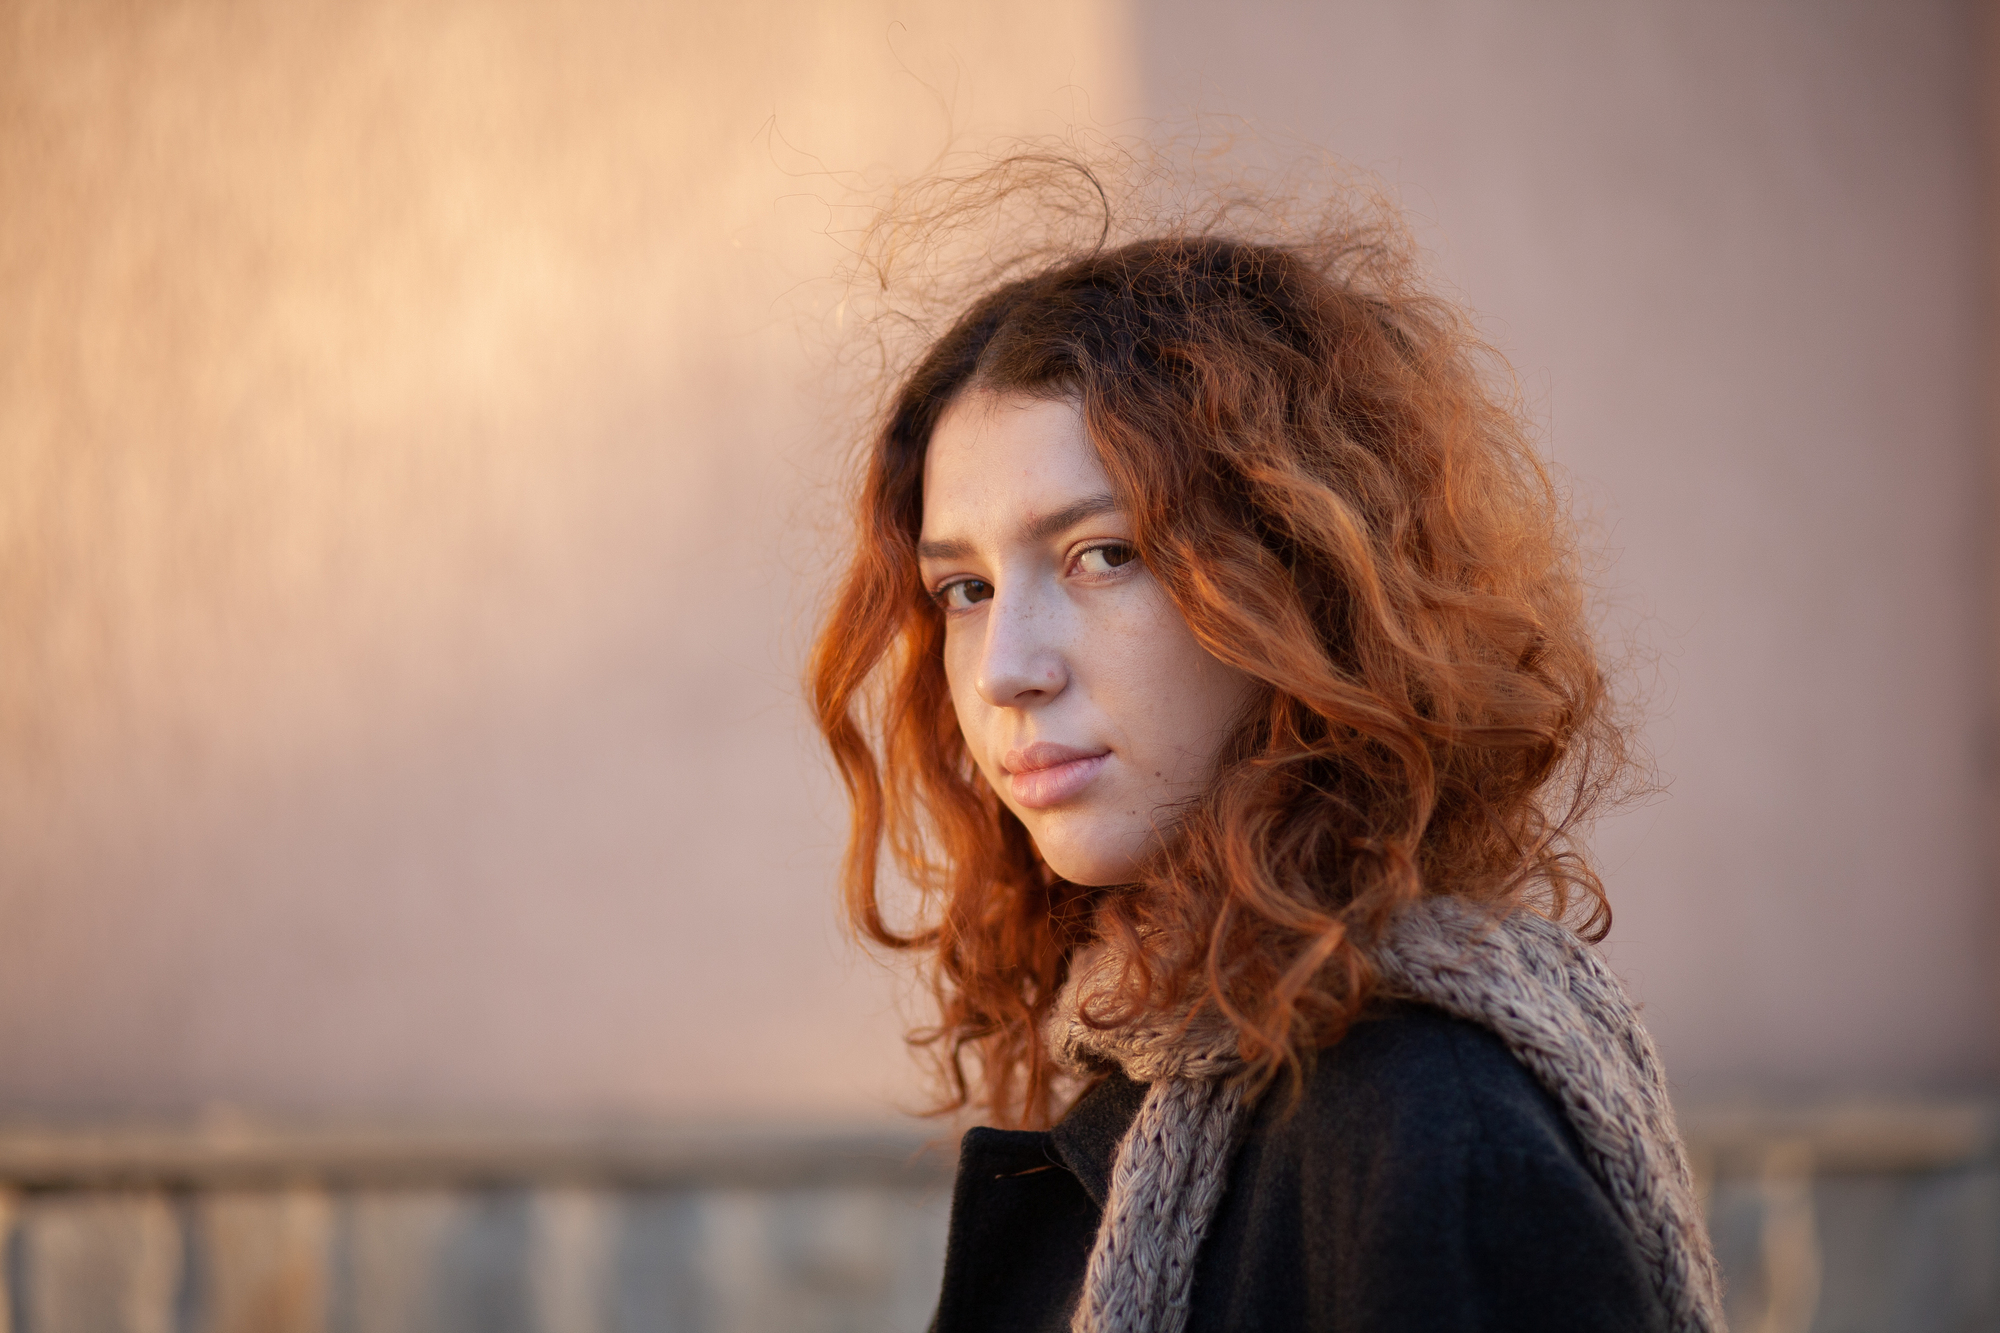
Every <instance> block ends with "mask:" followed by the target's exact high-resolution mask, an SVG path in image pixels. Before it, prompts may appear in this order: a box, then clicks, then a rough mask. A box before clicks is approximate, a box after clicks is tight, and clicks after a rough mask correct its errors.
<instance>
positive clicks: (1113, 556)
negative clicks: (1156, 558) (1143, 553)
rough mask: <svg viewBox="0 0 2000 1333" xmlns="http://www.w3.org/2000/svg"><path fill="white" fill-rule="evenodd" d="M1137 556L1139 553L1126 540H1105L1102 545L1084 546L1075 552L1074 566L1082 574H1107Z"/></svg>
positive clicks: (1130, 561) (1135, 558) (1129, 562)
mask: <svg viewBox="0 0 2000 1333" xmlns="http://www.w3.org/2000/svg"><path fill="white" fill-rule="evenodd" d="M1138 558H1139V553H1138V552H1137V551H1135V550H1133V549H1132V547H1131V545H1130V544H1129V543H1127V542H1106V543H1105V544H1104V545H1102V546H1089V547H1085V548H1084V549H1083V550H1082V551H1079V552H1078V553H1077V557H1076V567H1077V571H1078V572H1079V573H1082V574H1109V573H1111V572H1112V571H1114V570H1116V569H1118V568H1120V567H1121V566H1124V565H1129V564H1131V563H1132V562H1133V561H1134V560H1137V559H1138Z"/></svg>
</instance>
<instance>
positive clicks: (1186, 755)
mask: <svg viewBox="0 0 2000 1333" xmlns="http://www.w3.org/2000/svg"><path fill="white" fill-rule="evenodd" d="M1147 601H1148V603H1149V604H1148V605H1144V606H1143V607H1138V606H1135V607H1134V608H1133V611H1134V612H1142V614H1135V615H1133V616H1131V617H1130V618H1129V620H1127V621H1126V623H1125V624H1123V625H1121V626H1120V627H1119V629H1120V632H1119V634H1118V635H1117V639H1118V642H1117V643H1116V645H1115V647H1114V646H1113V645H1111V644H1107V645H1106V646H1107V648H1108V649H1111V651H1109V652H1107V654H1106V657H1107V661H1115V662H1116V664H1117V667H1118V669H1117V670H1116V671H1115V673H1114V675H1115V677H1116V679H1115V680H1107V682H1106V684H1107V686H1109V687H1110V688H1111V689H1112V690H1114V691H1115V693H1116V694H1117V695H1118V696H1119V698H1118V711H1119V712H1121V713H1122V714H1124V720H1125V723H1126V728H1127V730H1128V734H1129V736H1130V738H1131V740H1132V741H1133V742H1134V755H1133V758H1134V759H1137V760H1140V761H1141V770H1142V771H1141V773H1140V774H1139V776H1140V777H1141V779H1142V780H1145V779H1152V778H1155V777H1157V778H1159V779H1161V780H1164V781H1166V782H1169V783H1173V784H1176V785H1179V784H1185V783H1188V782H1196V781H1200V780H1202V779H1204V778H1205V777H1206V776H1207V773H1208V770H1209V768H1210V766H1211V765H1212V763H1213V761H1214V758H1215V754H1216V751H1217V750H1219V749H1220V748H1221V745H1222V742H1223V740H1224V739H1225V738H1226V736H1227V735H1228V732H1229V728H1230V726H1231V724H1232V723H1234V722H1235V720H1236V718H1237V717H1238V715H1239V714H1240V713H1241V711H1242V709H1243V707H1244V705H1245V704H1246V702H1247V701H1248V700H1249V697H1250V693H1251V690H1252V688H1253V683H1252V681H1251V680H1250V678H1249V677H1248V676H1245V675H1243V674H1242V673H1241V672H1238V671H1236V670H1235V669H1234V668H1232V667H1229V666H1225V665H1224V664H1223V663H1221V662H1219V661H1217V660H1216V658H1215V657H1214V656H1213V655H1211V654H1210V653H1209V652H1208V650H1207V649H1205V648H1203V647H1202V646H1201V643H1200V641H1199V640H1197V639H1196V638H1195V637H1194V632H1193V631H1192V630H1190V629H1189V628H1188V627H1187V622H1186V621H1185V620H1183V619H1182V618H1181V614H1180V612H1179V610H1177V609H1176V608H1175V607H1174V605H1173V603H1172V602H1170V601H1168V600H1167V597H1166V594H1165V593H1164V592H1157V591H1156V592H1155V595H1154V596H1153V597H1151V598H1149V599H1147Z"/></svg>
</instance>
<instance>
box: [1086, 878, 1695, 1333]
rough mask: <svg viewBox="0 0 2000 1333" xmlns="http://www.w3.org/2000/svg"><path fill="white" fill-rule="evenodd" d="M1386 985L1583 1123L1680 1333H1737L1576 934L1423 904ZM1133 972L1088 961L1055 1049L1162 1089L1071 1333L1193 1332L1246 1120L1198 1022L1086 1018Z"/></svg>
mask: <svg viewBox="0 0 2000 1333" xmlns="http://www.w3.org/2000/svg"><path fill="white" fill-rule="evenodd" d="M1373 957H1374V960H1375V963H1376V966H1377V967H1378V968H1379V969H1380V970H1381V974H1382V978H1383V982H1384V988H1385V990H1386V991H1387V992H1388V993H1390V994H1393V995H1397V996H1402V997H1406V998H1409V999H1414V1000H1419V1001H1422V1002H1424V1003H1426V1004H1430V1005H1433V1006H1435V1007H1436V1008H1439V1009H1442V1010H1444V1011H1445V1012H1446V1013H1449V1014H1452V1015H1455V1016H1457V1017H1459V1018H1463V1019H1467V1020H1470V1021H1471V1022H1474V1023H1478V1024H1480V1025H1481V1026H1483V1027H1486V1028H1488V1029H1490V1030H1491V1031H1492V1032H1494V1033H1495V1034H1496V1035H1497V1036H1499V1038H1500V1039H1501V1040H1502V1041H1503V1042H1505V1043H1506V1044H1507V1049H1508V1050H1510V1051H1512V1052H1513V1054H1514V1057H1515V1058H1516V1059H1518V1060H1519V1061H1520V1062H1521V1063H1522V1064H1523V1065H1525V1066H1527V1068H1528V1070H1529V1072H1530V1073H1532V1074H1533V1075H1534V1076H1535V1078H1536V1079H1537V1080H1539V1081H1540V1082H1541V1084H1542V1086H1543V1087H1544V1088H1546V1089H1547V1090H1548V1091H1549V1093H1550V1094H1551V1095H1552V1096H1553V1097H1554V1098H1555V1099H1556V1102H1557V1104H1558V1105H1560V1106H1561V1107H1562V1108H1563V1110H1564V1112H1565V1113H1567V1114H1568V1116H1569V1120H1570V1123H1571V1125H1573V1126H1574V1127H1575V1129H1576V1134H1577V1138H1578V1139H1579V1140H1580V1141H1581V1143H1582V1145H1583V1151H1584V1156H1585V1158H1586V1161H1587V1165H1588V1166H1589V1168H1590V1170H1591V1173H1592V1174H1593V1175H1594V1176H1595V1177H1596V1178H1597V1181H1598V1183H1599V1184H1600V1185H1602V1186H1603V1187H1604V1189H1605V1192H1606V1193H1607V1194H1608V1195H1609V1196H1610V1199H1611V1202H1612V1205H1613V1206H1614V1207H1615V1208H1616V1209H1617V1211H1618V1214H1619V1216H1620V1217H1621V1218H1622V1219H1623V1220H1624V1222H1625V1224H1626V1225H1627V1226H1628V1227H1630V1228H1631V1231H1632V1235H1633V1237H1634V1239H1635V1240H1636V1241H1637V1243H1638V1248H1639V1252H1640V1254H1641V1256H1642V1257H1643V1258H1644V1259H1645V1261H1646V1264H1647V1266H1648V1268H1649V1269H1650V1270H1651V1275H1652V1280H1653V1285H1654V1288H1655V1290H1656V1291H1658V1293H1659V1295H1660V1297H1661V1299H1662V1300H1663V1301H1664V1302H1665V1304H1666V1307H1667V1309H1668V1311H1669V1326H1670V1327H1671V1328H1672V1329H1674V1330H1675V1333H1722V1330H1723V1328H1724V1324H1723V1319H1722V1304H1721V1298H1720V1281H1719V1278H1718V1276H1717V1273H1716V1268H1715V1258H1714V1255H1713V1254H1712V1253H1711V1251H1710V1249H1709V1243H1708V1232H1707V1229H1706V1228H1705V1227H1704V1226H1703V1224H1702V1215H1701V1208H1700V1206H1699V1205H1698V1204H1697V1203H1696V1201H1695V1197H1694V1187H1693V1184H1692V1182H1691V1180H1690V1177H1689V1174H1688V1165H1687V1156H1686V1154H1685V1152H1684V1151H1683V1150H1682V1148H1681V1141H1680V1136H1679V1134H1678V1133H1677V1132H1676V1130H1675V1128H1674V1116H1673V1108H1672V1106H1671V1105H1670V1104H1669V1103H1668V1100H1667V1084H1666V1077H1665V1074H1664V1072H1663V1071H1662V1069H1661V1067H1660V1059H1659V1056H1658V1055H1657V1054H1656V1053H1655V1052H1654V1050H1653V1042H1652V1039H1651V1038H1650V1037H1648V1036H1647V1035H1646V1030H1645V1028H1643V1027H1641V1026H1640V1024H1639V1016H1638V1014H1637V1013H1636V1012H1634V1010H1633V1008H1632V1002H1631V1001H1630V1000H1629V999H1628V998H1627V997H1626V995H1625V990H1624V987H1622V986H1621V985H1619V983H1618V979H1617V978H1616V977H1614V976H1613V975H1612V974H1611V970H1610V969H1609V968H1607V967H1606V966H1605V965H1604V963H1603V961H1602V960H1601V959H1600V958H1599V957H1598V956H1597V954H1596V953H1595V952H1593V951H1592V950H1591V949H1590V948H1589V947H1588V946H1587V945H1585V944H1584V942H1583V941H1582V940H1580V939H1579V938H1577V936H1576V935H1574V934H1572V933H1571V932H1570V931H1568V930H1566V929H1564V928H1563V927H1562V926H1559V925H1557V924H1555V923H1554V922H1552V921H1549V920H1547V919H1546V918H1544V917H1541V916H1537V915H1535V914H1534V913H1532V912H1527V911H1517V912H1515V913H1513V914H1512V915H1509V916H1506V917H1504V918H1500V919H1498V920H1496V919H1494V918H1493V917H1492V916H1490V915H1488V914H1485V913H1483V912H1481V911H1479V910H1478V909H1476V908H1473V907H1470V906H1468V905H1466V904H1462V903H1459V902H1457V901H1455V900H1453V899H1449V898H1430V899H1426V900H1424V901H1423V902H1422V903H1420V904H1418V905H1417V906H1416V907H1414V908H1412V909H1411V910H1410V911H1409V912H1408V913H1407V914H1406V915H1405V916H1404V917H1402V918H1401V919H1400V920H1399V921H1398V923H1397V924H1396V926H1395V927H1394V928H1393V929H1392V931H1391V932H1390V935H1389V938H1388V939H1387V940H1386V941H1385V943H1384V945H1383V946H1382V947H1381V948H1380V949H1379V950H1377V951H1376V952H1375V953H1374V955H1373ZM1119 962H1120V960H1119V959H1118V958H1116V957H1114V956H1109V955H1105V954H1102V953H1100V954H1097V955H1095V956H1090V957H1087V958H1086V960H1085V962H1084V963H1083V965H1082V966H1080V967H1079V968H1078V969H1077V971H1076V974H1075V975H1074V976H1073V977H1072V979H1071V981H1070V984H1069V985H1068V986H1067V987H1065V988H1064V990H1063V993H1062V995H1061V996H1060V998H1059V999H1058V1001H1057V1004H1056V1009H1055V1012H1054V1014H1053V1016H1052V1017H1051V1019H1050V1022H1049V1025H1048V1028H1047V1030H1046V1036H1047V1037H1048V1040H1049V1042H1050V1045H1051V1047H1052V1049H1053V1050H1054V1052H1055V1055H1056V1058H1057V1059H1058V1060H1059V1061H1061V1062H1062V1063H1064V1064H1065V1065H1067V1066H1068V1067H1069V1068H1071V1069H1073V1070H1076V1071H1077V1072H1092V1071H1095V1072H1102V1071H1104V1070H1107V1069H1109V1068H1112V1067H1116V1068H1119V1069H1122V1070H1123V1071H1124V1072H1125V1074H1126V1075H1127V1076H1128V1077H1130V1078H1132V1079H1134V1080H1135V1081H1137V1082H1141V1083H1149V1084H1151V1085H1152V1086H1151V1087H1150V1088H1149V1089H1148V1090H1147V1093H1146V1099H1145V1102H1144V1103H1143V1104H1142V1105H1141V1106H1140V1108H1139V1114H1138V1116H1137V1117H1136V1118H1135V1119H1134V1120H1133V1122H1132V1127H1131V1129H1129V1130H1128V1131H1127V1132H1126V1135H1125V1138H1124V1140H1123V1141H1122V1142H1121V1143H1120V1144H1119V1146H1118V1157H1117V1161H1116V1164H1115V1165H1114V1166H1113V1168H1112V1173H1111V1191H1110V1195H1109V1197H1108V1198H1107V1199H1106V1201H1105V1207H1104V1220H1103V1222H1102V1223H1101V1224H1100V1225H1099V1227H1098V1231H1097V1241H1096V1244H1095V1246H1094V1247H1093V1248H1092V1250H1091V1253H1090V1265H1089V1268H1088V1269H1087V1270H1086V1274H1085V1277H1084V1289H1083V1299H1082V1300H1081V1302H1080V1303H1079V1304H1078V1306H1077V1310H1076V1313H1075V1315H1074V1316H1073V1317H1072V1318H1071V1321H1070V1329H1071V1333H1181V1331H1182V1329H1184V1328H1185V1326H1186V1324H1187V1318H1188V1298H1189V1294H1190V1291H1191V1289H1192V1287H1193V1284H1194V1264H1195V1257H1196V1254H1197V1252H1198V1251H1199V1250H1200V1248H1201V1239H1202V1236H1203V1234H1204V1233H1205V1232H1206V1231H1207V1229H1208V1223H1209V1219H1210V1218H1211V1217H1213V1216H1214V1214H1215V1207H1216V1204H1217V1203H1218V1202H1219V1201H1220V1200H1221V1198H1222V1190H1223V1185H1224V1183H1225V1182H1226V1180H1227V1178H1228V1172H1229V1159H1230V1156H1231V1153H1232V1149H1233V1147H1234V1145H1235V1142H1236V1139H1237V1136H1238V1134H1239V1133H1240V1132H1241V1130H1242V1128H1243V1125H1244V1123H1245V1122H1246V1121H1247V1119H1248V1116H1247V1114H1246V1109H1247V1108H1246V1105H1245V1100H1244V1096H1243V1091H1242V1088H1241V1086H1240V1084H1239V1083H1238V1082H1236V1081H1235V1080H1233V1079H1231V1078H1230V1075H1231V1074H1233V1073H1234V1072H1236V1071H1237V1070H1238V1069H1239V1068H1241V1063H1242V1062H1241V1061H1240V1060H1239V1058H1238V1057H1237V1054H1236V1041H1235V1034H1234V1032H1233V1031H1232V1030H1230V1029H1228V1028H1227V1027H1226V1026H1225V1025H1223V1024H1221V1023H1219V1022H1217V1021H1210V1022H1208V1023H1205V1024H1204V1023H1193V1024H1191V1023H1189V1022H1188V1021H1187V1016H1186V1015H1185V1014H1177V1015H1172V1016H1168V1017H1166V1018H1161V1019H1158V1020H1155V1021H1151V1022H1145V1023H1141V1024H1138V1025H1135V1026H1131V1027H1125V1028H1118V1029H1115V1030H1108V1031H1107V1030H1100V1029H1096V1028H1092V1027H1090V1026H1089V1025H1087V1024H1086V1023H1085V1022H1084V1021H1083V1019H1082V1017H1081V1015H1082V1013H1083V1012H1084V1010H1085V1008H1086V1006H1087V1005H1089V1004H1090V1003H1091V1002H1092V1001H1093V1000H1094V999H1098V998H1100V997H1103V996H1105V995H1107V994H1108V992H1109V989H1110V988H1111V987H1112V986H1114V985H1115V984H1116V983H1117V979H1118V974H1119V970H1120V968H1119Z"/></svg>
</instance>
